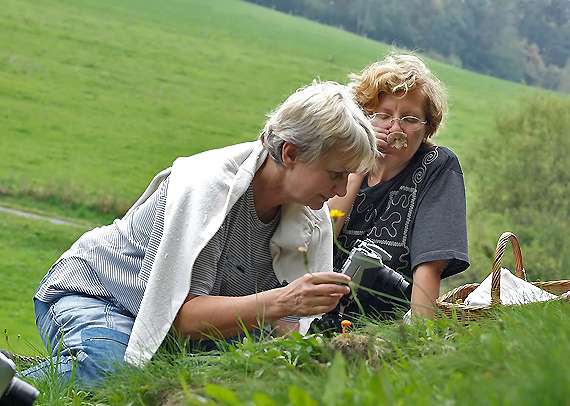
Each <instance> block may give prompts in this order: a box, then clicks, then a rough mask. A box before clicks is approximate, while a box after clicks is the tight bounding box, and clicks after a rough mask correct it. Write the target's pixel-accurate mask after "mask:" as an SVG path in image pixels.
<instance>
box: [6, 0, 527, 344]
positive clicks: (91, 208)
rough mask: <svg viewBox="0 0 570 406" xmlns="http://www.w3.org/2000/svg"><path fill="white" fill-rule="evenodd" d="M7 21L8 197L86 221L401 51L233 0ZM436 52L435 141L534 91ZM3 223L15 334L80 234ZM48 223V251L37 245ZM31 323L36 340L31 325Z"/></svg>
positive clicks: (56, 0)
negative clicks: (442, 108) (315, 90)
mask: <svg viewBox="0 0 570 406" xmlns="http://www.w3.org/2000/svg"><path fill="white" fill-rule="evenodd" d="M0 30H1V32H2V35H0V123H1V130H0V131H1V134H2V136H1V137H0V151H1V153H2V159H1V160H0V193H1V194H0V204H1V205H4V206H7V207H12V208H19V209H23V210H26V211H31V212H34V213H39V214H47V215H53V216H55V217H58V218H65V219H71V220H72V221H74V222H77V223H80V224H82V225H84V227H85V229H88V228H90V227H93V226H97V225H101V224H106V223H108V222H110V221H112V219H113V218H114V217H116V216H120V215H121V214H122V213H124V212H125V211H126V209H127V208H128V207H129V205H130V204H132V202H134V201H135V200H136V198H137V197H138V196H139V194H140V193H141V192H142V191H143V190H144V188H145V187H146V186H147V184H148V182H149V181H150V180H151V179H152V177H153V176H154V174H156V173H157V172H159V171H160V170H162V169H164V168H166V167H168V166H170V165H171V163H172V161H173V160H174V159H175V158H176V157H178V156H183V155H190V154H194V153H197V152H200V151H203V150H206V149H210V148H215V147H220V146H224V145H229V144H234V143H238V142H242V141H248V140H253V139H255V138H256V137H257V136H258V134H259V132H260V130H261V128H262V126H263V123H264V121H265V115H266V114H267V113H268V112H270V111H271V110H272V109H273V108H275V107H276V106H277V105H278V104H279V103H280V102H282V101H283V100H284V99H285V98H286V97H287V96H288V95H289V94H290V93H291V92H293V91H295V90H296V89H297V88H298V87H300V86H303V85H306V84H308V83H310V82H311V81H312V80H314V79H320V80H334V81H338V82H341V83H345V82H347V80H348V79H347V76H348V74H349V73H351V72H358V71H360V70H361V69H362V68H364V67H365V66H366V65H367V64H369V63H371V62H373V61H375V60H377V59H380V58H383V57H384V56H385V55H386V54H387V53H388V52H390V51H392V50H393V48H391V47H390V46H388V45H385V44H381V43H378V42H374V41H370V40H367V39H365V38H361V37H358V36H355V35H353V34H350V33H347V32H344V31H341V30H338V29H334V28H331V27H327V26H323V25H319V24H316V23H314V22H310V21H307V20H304V19H301V18H297V17H293V16H289V15H285V14H282V13H277V12H274V11H272V10H269V9H266V8H261V7H257V6H255V5H252V4H249V3H245V2H241V1H235V0H220V1H212V2H202V1H197V0H168V1H164V2H161V4H160V5H159V4H158V3H157V2H155V1H151V0H142V1H132V0H120V1H110V0H98V1H94V0H79V1H66V0H48V1H43V2H39V3H38V2H35V1H31V0H23V1H13V0H9V1H6V2H5V3H4V5H3V12H2V14H1V15H0ZM427 63H428V64H429V66H430V67H431V68H432V69H433V70H434V71H435V72H436V73H437V75H438V76H439V77H440V78H441V79H442V80H443V82H444V83H445V84H446V85H447V87H448V90H449V94H450V99H451V116H450V118H449V120H448V122H447V126H446V128H445V129H444V130H443V131H442V133H441V134H440V135H439V136H438V138H437V141H438V142H439V143H441V144H444V145H448V146H450V147H451V148H452V149H454V151H455V152H456V153H457V154H458V156H459V158H460V159H462V158H465V157H468V156H469V151H470V145H473V143H477V141H478V139H480V137H481V136H482V135H483V134H486V132H488V131H489V129H490V128H491V127H492V126H493V123H494V120H495V117H496V116H498V115H501V114H508V112H509V111H512V109H515V108H516V106H517V99H518V97H519V95H520V94H521V92H522V91H523V89H524V87H523V86H521V85H517V84H514V83H510V82H506V81H501V80H497V79H493V78H490V77H486V76H482V75H477V74H473V73H470V72H466V71H463V70H459V69H456V68H453V67H450V66H447V65H443V64H440V63H436V62H433V61H430V60H427ZM464 171H465V174H466V183H467V191H468V195H469V194H470V184H469V179H470V177H469V168H468V167H464ZM196 176H199V174H196ZM1 218H2V219H3V229H2V232H3V233H4V234H5V235H4V238H2V240H1V242H0V249H1V250H2V252H3V253H4V255H3V256H2V258H0V260H1V261H2V264H3V266H2V267H1V268H0V275H2V278H3V279H5V280H6V281H11V282H6V283H10V286H14V289H15V290H14V291H13V293H14V295H15V297H17V298H21V299H20V300H21V301H20V300H18V301H14V297H12V292H10V295H8V294H3V295H2V296H1V297H0V303H1V306H2V308H14V307H18V308H20V307H22V309H21V310H18V312H22V314H23V315H25V317H22V318H16V319H15V318H14V317H11V316H8V313H4V312H2V314H1V318H2V320H1V321H2V326H7V328H8V330H9V331H11V332H13V333H14V334H18V333H19V331H20V330H19V328H15V327H16V326H24V325H25V326H28V325H30V324H31V325H32V329H33V315H32V313H33V309H32V308H31V300H30V298H31V296H32V295H33V292H34V291H35V289H36V287H37V284H38V283H39V281H40V280H41V277H42V276H43V274H44V273H45V272H46V271H47V269H48V268H49V266H50V264H51V263H52V262H53V261H54V260H55V259H56V258H57V257H58V256H59V255H60V254H61V253H62V252H63V251H64V250H65V249H67V248H68V247H69V245H71V243H72V242H73V241H74V240H75V239H76V238H77V236H78V235H79V233H78V229H77V228H67V227H63V226H57V225H52V224H44V223H42V222H41V221H38V220H25V219H14V218H11V215H8V214H2V217H1ZM24 225H27V226H26V227H27V231H22V227H24ZM48 229H49V230H51V231H47V230H48ZM40 230H46V231H45V233H44V234H39V235H49V236H50V240H51V241H52V243H51V245H50V247H51V249H49V250H48V249H47V247H45V246H41V245H40V246H38V245H37V244H36V243H35V241H36V240H38V239H41V238H40V237H39V236H38V234H37V233H40ZM82 231H84V230H82ZM502 231H503V230H501V229H497V230H492V231H491V232H490V233H489V234H490V235H492V236H493V237H492V238H495V236H498V235H500V233H501V232H502ZM17 251H21V252H22V256H21V257H16V256H15V253H16V252H17ZM25 253H27V255H25ZM5 258H9V261H8V260H6V259H5ZM31 258H34V259H33V260H32V259H31ZM22 269H25V270H26V277H25V278H23V274H22ZM16 278H22V279H24V280H23V281H20V282H18V283H14V282H12V281H14V280H17V279H16ZM473 280H474V281H475V280H478V276H474V277H473ZM24 281H25V282H27V283H24ZM451 283H453V282H451ZM19 303H21V305H20V304H19ZM22 331H23V332H24V331H25V334H23V336H25V339H26V340H30V341H31V342H33V343H34V344H36V345H38V343H39V339H38V338H37V337H35V335H34V334H32V336H30V335H29V334H30V333H29V331H30V329H29V328H26V329H25V330H22Z"/></svg>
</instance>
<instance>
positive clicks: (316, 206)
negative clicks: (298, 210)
mask: <svg viewBox="0 0 570 406" xmlns="http://www.w3.org/2000/svg"><path fill="white" fill-rule="evenodd" d="M324 204H325V202H321V203H313V204H308V205H307V206H309V207H310V208H311V209H313V210H320V209H322V208H323V205H324Z"/></svg>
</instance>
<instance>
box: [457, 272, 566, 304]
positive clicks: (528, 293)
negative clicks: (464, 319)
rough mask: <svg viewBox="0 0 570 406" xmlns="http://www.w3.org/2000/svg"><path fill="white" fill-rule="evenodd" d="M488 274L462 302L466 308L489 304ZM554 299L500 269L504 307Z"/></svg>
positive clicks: (489, 279)
mask: <svg viewBox="0 0 570 406" xmlns="http://www.w3.org/2000/svg"><path fill="white" fill-rule="evenodd" d="M492 278H493V274H492V273H491V274H489V276H487V277H486V278H485V280H484V281H483V282H481V284H480V285H479V286H478V287H477V288H476V289H475V290H474V291H473V292H471V293H470V294H469V295H468V296H467V297H466V298H465V301H464V304H466V305H468V306H477V305H489V304H491V280H492ZM554 298H556V296H555V295H553V294H551V293H548V292H547V291H545V290H543V289H540V288H539V287H537V286H534V285H533V284H531V283H529V282H527V281H525V280H523V279H521V278H519V277H517V276H516V275H513V273H512V272H511V271H509V270H508V269H506V268H501V303H503V304H506V305H514V304H525V303H531V302H544V301H547V300H550V299H554Z"/></svg>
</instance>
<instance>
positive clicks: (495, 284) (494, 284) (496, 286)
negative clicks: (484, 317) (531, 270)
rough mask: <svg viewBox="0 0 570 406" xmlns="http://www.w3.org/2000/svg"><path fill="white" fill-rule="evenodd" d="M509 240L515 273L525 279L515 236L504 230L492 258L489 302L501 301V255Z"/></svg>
mask: <svg viewBox="0 0 570 406" xmlns="http://www.w3.org/2000/svg"><path fill="white" fill-rule="evenodd" d="M509 241H510V242H511V246H512V247H513V254H514V257H515V271H516V275H517V276H518V277H519V278H521V279H522V280H525V281H526V273H525V271H524V268H523V263H522V253H521V247H520V245H519V241H518V240H517V237H516V236H515V235H514V234H513V233H511V232H508V231H507V232H505V233H503V234H501V236H500V237H499V241H498V242H497V249H496V250H495V259H494V260H493V276H492V281H491V304H497V303H501V264H502V262H503V255H504V253H505V248H506V246H507V243H508V242H509Z"/></svg>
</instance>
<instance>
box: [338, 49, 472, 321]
mask: <svg viewBox="0 0 570 406" xmlns="http://www.w3.org/2000/svg"><path fill="white" fill-rule="evenodd" d="M350 79H351V82H350V83H349V87H350V88H351V90H352V92H353V93H354V95H355V97H356V100H357V102H358V103H359V104H360V106H361V107H362V109H363V110H364V111H365V113H366V114H367V115H368V116H369V118H370V120H371V123H372V125H373V127H374V129H375V130H376V140H377V146H378V150H379V151H380V154H379V155H378V156H377V158H376V161H375V164H374V167H373V168H372V170H370V171H369V172H367V173H360V174H351V175H350V177H349V182H348V192H347V194H346V195H345V196H337V197H335V198H333V199H331V200H330V201H329V202H328V205H329V207H330V208H331V209H338V210H340V211H342V212H344V213H347V215H346V216H345V217H343V218H341V219H339V221H337V222H336V230H335V231H336V233H337V235H338V241H339V243H340V244H341V245H342V246H343V247H344V248H345V249H346V250H348V251H350V250H351V249H352V248H353V247H354V246H355V245H356V244H357V243H359V241H361V240H365V239H367V240H369V241H371V242H373V243H374V244H376V245H378V246H380V247H381V248H383V249H384V250H385V251H387V252H388V253H389V254H390V256H391V259H390V260H389V261H387V262H386V264H387V265H388V267H390V268H391V269H393V270H395V271H396V272H398V273H399V274H401V275H402V276H403V277H404V278H405V279H407V280H408V281H409V282H411V283H412V288H411V294H410V292H409V291H408V292H407V293H403V294H402V295H399V297H394V295H392V294H387V293H386V292H387V288H386V287H385V286H382V283H381V281H380V278H376V281H375V283H374V286H373V289H374V290H376V291H378V292H379V294H378V295H372V294H370V293H368V292H366V291H364V290H360V291H359V293H358V298H359V299H360V301H361V303H362V304H363V305H364V310H365V313H366V315H367V316H368V317H380V318H393V317H396V316H398V315H400V314H403V312H404V311H406V310H407V309H408V308H409V307H410V304H411V308H412V315H413V316H414V318H417V317H418V316H423V317H433V316H434V311H435V310H434V307H435V300H436V299H437V297H438V295H439V287H440V281H441V278H445V277H448V276H451V275H454V274H457V273H459V272H462V271H464V270H465V269H466V268H467V267H468V266H469V256H468V250H467V224H466V201H465V186H464V181H463V173H462V171H461V166H460V164H459V160H458V159H457V156H456V155H455V154H454V153H453V152H452V151H451V150H450V149H449V148H446V147H443V146H436V145H435V143H434V141H433V138H434V137H435V136H436V135H437V133H438V130H439V129H440V128H441V127H442V125H443V122H444V119H445V117H446V116H447V113H448V107H447V93H446V90H445V87H444V86H443V84H442V83H441V81H440V80H439V79H437V77H436V76H435V75H434V74H433V73H432V72H431V71H430V70H429V69H428V68H427V67H426V65H425V64H424V63H423V62H422V60H421V59H420V58H418V57H417V56H415V55H412V54H391V55H389V56H387V57H386V58H385V59H384V60H382V61H378V62H375V63H373V64H371V65H370V66H368V67H367V68H366V69H364V70H363V71H362V72H361V73H360V74H351V75H350ZM347 256H348V255H347V254H346V253H345V252H344V251H342V250H338V249H337V250H336V252H335V259H334V261H335V268H336V269H341V267H342V265H343V263H344V262H345V261H346V259H347ZM397 296H398V295H397ZM358 311H359V307H358V306H357V305H356V303H355V302H353V303H352V304H350V305H349V306H348V307H347V308H346V309H344V312H345V313H346V314H351V313H353V314H354V313H357V312H358Z"/></svg>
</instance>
